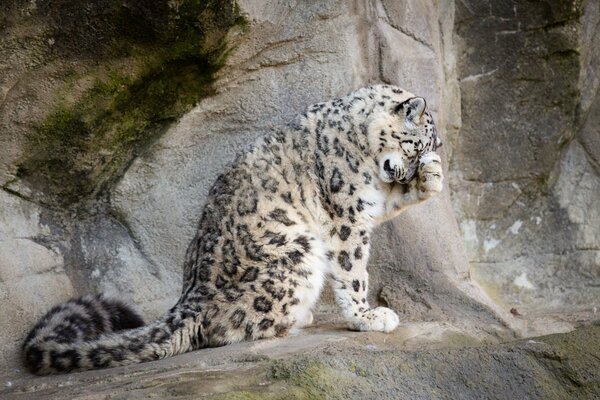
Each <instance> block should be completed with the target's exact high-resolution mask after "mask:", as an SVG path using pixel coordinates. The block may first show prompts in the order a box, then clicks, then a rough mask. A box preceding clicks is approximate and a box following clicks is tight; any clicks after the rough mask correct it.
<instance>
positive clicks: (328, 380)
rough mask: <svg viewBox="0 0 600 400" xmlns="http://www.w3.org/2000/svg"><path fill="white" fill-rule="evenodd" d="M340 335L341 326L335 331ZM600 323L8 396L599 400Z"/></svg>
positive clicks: (410, 331) (278, 346) (447, 334)
mask: <svg viewBox="0 0 600 400" xmlns="http://www.w3.org/2000/svg"><path fill="white" fill-rule="evenodd" d="M336 328H337V329H336ZM599 349H600V326H588V327H584V328H580V329H578V330H576V331H574V332H571V333H568V334H556V335H550V336H543V337H536V338H533V339H529V340H521V341H513V342H508V343H505V344H501V345H498V344H496V345H490V344H486V343H483V342H480V341H478V340H476V339H473V338H471V337H469V336H468V335H465V334H464V333H461V332H456V331H453V330H452V329H449V328H448V327H447V326H444V325H440V324H435V323H429V324H423V323H422V324H414V325H411V326H410V327H400V328H399V329H398V330H397V331H396V332H394V333H392V334H390V335H386V334H381V333H351V332H347V331H345V330H343V329H340V327H336V326H335V325H334V326H331V325H317V327H315V328H311V329H310V330H309V332H305V333H304V334H303V335H301V336H294V337H291V338H286V339H274V340H265V341H258V342H253V343H240V344H236V345H231V346H227V347H225V348H220V349H205V350H200V351H195V352H192V353H187V354H184V355H181V356H178V357H175V358H171V359H166V360H162V361H159V362H149V363H145V364H141V365H133V366H130V367H121V368H114V369H109V370H101V371H90V372H83V373H74V374H70V375H67V376H64V375H63V376H53V377H42V378H40V377H38V378H36V379H33V380H32V379H23V378H16V379H10V380H4V382H2V383H3V384H4V387H3V388H2V389H0V396H2V398H3V399H7V400H8V399H10V400H12V399H14V400H17V399H28V400H34V399H63V398H69V399H87V400H92V399H147V398H161V399H198V398H207V399H282V400H283V399H348V398H357V399H399V398H411V399H431V398H438V399H455V398H457V397H460V398H461V399H482V398H495V399H545V400H547V399H556V400H559V399H566V398H577V399H590V400H591V399H595V398H598V396H600V374H599V372H598V371H599V369H598V368H597V366H598V358H599V357H600V353H599Z"/></svg>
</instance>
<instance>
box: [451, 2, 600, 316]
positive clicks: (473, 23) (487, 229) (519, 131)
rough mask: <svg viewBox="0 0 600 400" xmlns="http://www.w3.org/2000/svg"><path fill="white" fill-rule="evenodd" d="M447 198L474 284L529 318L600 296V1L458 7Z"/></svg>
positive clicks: (585, 308)
mask: <svg viewBox="0 0 600 400" xmlns="http://www.w3.org/2000/svg"><path fill="white" fill-rule="evenodd" d="M455 18H456V23H455V42H456V44H457V46H456V54H457V59H458V60H459V61H458V68H457V69H458V71H459V72H458V79H459V82H460V92H461V100H462V101H461V113H462V122H463V124H462V129H461V131H460V134H459V135H458V139H457V142H456V145H455V149H454V152H453V157H452V162H451V181H450V182H451V183H450V186H451V192H452V197H453V204H454V206H455V210H456V213H457V217H458V219H459V220H460V226H461V231H462V233H463V237H464V239H465V243H466V244H467V249H468V253H469V260H470V263H471V272H472V275H473V277H474V278H475V279H476V280H478V281H479V282H481V283H482V285H484V287H485V288H486V289H487V290H488V293H490V294H491V295H492V296H493V297H494V298H495V299H496V300H498V301H500V302H504V303H507V307H509V308H510V307H517V308H518V309H520V310H521V311H525V312H528V313H530V314H531V313H534V314H538V313H539V314H545V313H566V314H570V313H573V312H576V311H580V312H588V313H589V312H591V313H594V312H595V311H594V310H595V307H597V306H598V302H599V299H600V234H599V233H600V231H599V229H600V228H599V227H600V177H599V172H600V168H599V167H600V164H599V160H600V158H599V153H598V151H599V149H600V147H599V146H598V144H599V143H600V142H599V141H600V131H599V128H598V123H597V122H598V112H599V111H600V109H599V108H598V107H599V105H600V98H599V96H598V94H597V93H598V86H599V76H600V49H599V48H598V46H596V45H595V43H596V41H597V40H598V38H599V35H600V28H599V21H600V19H599V18H600V5H599V4H598V2H595V1H568V2H564V1H541V2H533V3H532V2H510V1H498V2H489V4H488V3H485V2H480V1H462V2H458V3H457V8H456V16H455Z"/></svg>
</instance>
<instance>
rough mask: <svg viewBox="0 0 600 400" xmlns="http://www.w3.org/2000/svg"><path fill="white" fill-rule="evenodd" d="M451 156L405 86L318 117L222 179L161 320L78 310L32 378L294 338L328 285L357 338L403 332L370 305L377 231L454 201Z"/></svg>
mask: <svg viewBox="0 0 600 400" xmlns="http://www.w3.org/2000/svg"><path fill="white" fill-rule="evenodd" d="M441 144H442V142H441V139H440V137H439V135H438V132H437V130H436V127H435V124H434V121H433V118H432V115H431V113H430V112H429V111H428V109H427V104H426V101H425V99H423V98H422V97H418V96H415V95H413V94H411V93H409V92H407V91H405V90H403V89H400V88H398V87H395V86H391V85H375V86H370V87H367V88H362V89H358V90H356V91H354V92H352V93H350V94H348V95H346V96H344V97H340V98H336V99H333V100H331V101H327V102H321V103H317V104H314V105H311V106H309V107H308V108H307V109H306V110H305V111H304V112H303V113H301V114H300V115H298V116H296V117H295V118H293V119H292V120H291V122H290V123H289V124H287V125H285V126H283V127H281V128H278V129H274V130H272V131H271V132H269V133H268V134H266V135H265V136H264V137H262V138H260V139H259V140H258V141H257V142H256V144H255V145H254V146H253V147H252V148H250V149H248V150H247V151H245V152H244V153H243V154H241V155H239V156H238V157H237V159H236V160H235V161H234V162H233V163H232V164H231V165H230V166H229V167H228V168H227V169H226V170H225V171H224V172H223V173H222V174H221V175H220V176H219V177H218V178H217V180H216V182H215V183H214V185H213V186H212V188H211V189H210V192H209V194H208V198H207V200H206V203H205V206H204V209H203V212H202V216H201V218H200V221H199V225H198V229H197V231H196V234H195V237H194V238H193V240H192V242H191V243H190V245H189V247H188V250H187V253H186V255H185V262H184V265H183V289H182V293H181V296H180V298H179V300H178V301H177V303H176V304H175V305H174V306H173V307H172V308H171V309H170V310H169V311H168V312H167V313H166V314H165V315H164V316H163V317H161V318H160V319H158V320H157V321H155V322H152V323H149V324H145V323H144V321H143V319H142V317H141V316H140V315H139V314H138V313H137V312H136V311H134V310H133V309H132V308H131V307H129V306H127V305H126V304H124V303H123V302H121V301H119V300H116V299H112V298H110V297H107V296H104V295H88V296H84V297H81V298H78V299H73V300H70V301H68V302H66V303H64V304H61V305H58V306H56V307H54V308H53V309H51V310H50V311H49V312H48V313H47V314H45V315H44V316H43V317H42V318H41V320H40V321H39V322H38V323H37V324H36V325H35V326H34V327H33V329H32V330H31V332H30V333H29V335H28V336H27V338H26V339H25V341H24V344H23V348H22V349H23V358H24V362H25V365H26V366H27V367H28V369H29V370H30V371H31V372H33V373H35V374H40V375H41V374H49V373H58V372H67V371H81V370H88V369H97V368H107V367H115V366H121V365H126V364H131V363H139V362H145V361H151V360H158V359H162V358H165V357H169V356H173V355H176V354H181V353H184V352H188V351H191V350H196V349H202V348H207V347H216V346H223V345H227V344H231V343H236V342H240V341H246V340H257V339H263V338H271V337H282V336H285V335H287V334H288V332H289V331H290V330H291V329H292V328H294V329H295V328H301V327H303V326H306V325H310V324H311V323H312V320H313V314H312V310H313V308H314V307H315V304H316V303H317V300H318V298H319V295H320V293H321V290H322V288H323V286H324V284H325V282H329V283H330V284H331V286H332V288H333V292H334V294H335V298H336V301H337V303H338V304H339V306H340V309H341V312H342V314H343V316H344V318H345V321H347V326H348V328H349V329H351V330H356V331H381V332H391V331H393V330H394V329H395V328H396V327H397V326H398V324H399V318H398V315H397V314H396V313H395V312H394V311H393V310H391V309H389V308H386V307H371V306H370V305H369V302H368V300H367V293H368V290H369V278H368V273H367V262H368V259H369V250H370V245H371V237H372V233H373V229H374V228H375V227H376V226H377V225H379V224H381V223H382V222H384V221H386V220H389V219H391V218H394V217H395V216H397V215H398V214H399V213H401V212H402V211H404V210H406V209H407V207H409V206H411V205H413V204H417V203H419V202H422V201H424V200H426V199H428V198H430V197H431V196H433V195H435V194H437V193H439V192H441V191H442V188H443V170H442V163H441V159H440V156H439V154H438V153H437V152H436V151H437V149H438V148H439V147H440V146H441Z"/></svg>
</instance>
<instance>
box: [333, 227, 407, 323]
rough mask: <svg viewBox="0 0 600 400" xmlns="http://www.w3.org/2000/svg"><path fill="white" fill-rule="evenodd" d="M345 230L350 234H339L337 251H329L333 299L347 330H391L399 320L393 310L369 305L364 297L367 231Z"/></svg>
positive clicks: (366, 274) (365, 287)
mask: <svg viewBox="0 0 600 400" xmlns="http://www.w3.org/2000/svg"><path fill="white" fill-rule="evenodd" d="M342 229H343V227H342ZM348 229H350V230H351V231H350V234H349V235H348V236H347V237H346V235H345V234H343V235H342V238H344V237H346V240H343V241H341V246H339V247H338V250H337V251H335V252H333V253H330V256H331V261H332V264H333V265H332V280H331V282H332V286H333V290H334V292H335V297H336V300H337V302H338V304H339V305H340V307H341V308H342V313H343V314H344V317H346V320H347V321H348V327H349V328H350V329H352V330H357V331H382V332H391V331H393V330H394V329H395V328H396V327H397V326H398V323H399V319H398V316H397V315H396V313H395V312H394V311H392V310H391V309H389V308H386V307H377V308H371V307H370V306H369V302H368V300H367V294H368V290H369V274H368V273H367V260H368V258H369V233H368V232H366V231H364V230H360V229H358V228H348Z"/></svg>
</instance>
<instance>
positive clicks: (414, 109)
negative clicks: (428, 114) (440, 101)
mask: <svg viewBox="0 0 600 400" xmlns="http://www.w3.org/2000/svg"><path fill="white" fill-rule="evenodd" d="M426 107H427V103H426V102H425V99H424V98H422V97H412V98H410V99H408V100H406V101H404V102H402V103H400V104H398V106H397V107H396V110H395V111H396V112H397V113H398V114H400V113H404V115H405V117H406V121H407V122H409V123H411V124H415V125H416V124H418V122H419V121H420V119H421V116H422V115H423V113H424V112H425V108H426Z"/></svg>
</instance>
